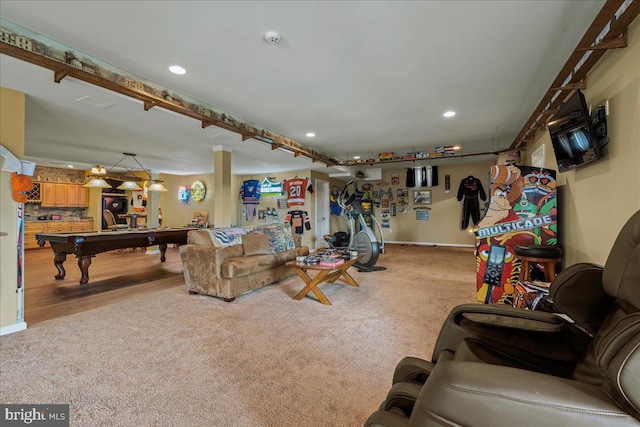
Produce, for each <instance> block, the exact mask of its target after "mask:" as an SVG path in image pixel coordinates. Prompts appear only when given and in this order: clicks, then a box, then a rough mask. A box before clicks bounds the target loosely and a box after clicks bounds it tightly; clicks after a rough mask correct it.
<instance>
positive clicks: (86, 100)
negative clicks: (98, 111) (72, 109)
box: [76, 95, 116, 108]
mask: <svg viewBox="0 0 640 427" xmlns="http://www.w3.org/2000/svg"><path fill="white" fill-rule="evenodd" d="M76 101H78V102H82V103H83V104H87V105H91V106H92V107H96V108H109V107H113V106H114V105H116V104H115V103H113V102H111V101H105V100H104V99H100V98H96V97H95V96H90V95H87V96H83V97H82V98H78V99H76Z"/></svg>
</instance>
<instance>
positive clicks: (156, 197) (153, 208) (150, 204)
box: [147, 171, 160, 228]
mask: <svg viewBox="0 0 640 427" xmlns="http://www.w3.org/2000/svg"><path fill="white" fill-rule="evenodd" d="M151 179H153V180H156V179H159V176H158V173H157V172H154V171H151ZM159 207H160V193H158V192H156V191H148V192H147V227H149V228H158V222H159V221H158V208H159Z"/></svg>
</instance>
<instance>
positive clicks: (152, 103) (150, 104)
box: [142, 100, 158, 111]
mask: <svg viewBox="0 0 640 427" xmlns="http://www.w3.org/2000/svg"><path fill="white" fill-rule="evenodd" d="M142 102H143V103H144V111H149V110H150V109H152V108H153V107H155V106H156V105H158V102H157V101H154V100H150V101H142Z"/></svg>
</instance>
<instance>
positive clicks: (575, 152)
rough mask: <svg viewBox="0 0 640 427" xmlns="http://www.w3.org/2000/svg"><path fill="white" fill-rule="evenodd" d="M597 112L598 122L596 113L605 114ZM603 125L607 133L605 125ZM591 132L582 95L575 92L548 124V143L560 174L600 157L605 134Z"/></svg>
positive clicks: (592, 127)
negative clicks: (550, 144)
mask: <svg viewBox="0 0 640 427" xmlns="http://www.w3.org/2000/svg"><path fill="white" fill-rule="evenodd" d="M597 113H598V114H596V119H599V117H600V116H601V114H599V113H602V115H604V109H602V110H601V109H598V111H597ZM599 126H600V125H599ZM604 126H605V132H606V123H605V124H604ZM594 129H595V128H594V125H593V121H592V118H591V116H590V115H589V108H588V107H587V103H586V101H585V99H584V95H583V94H582V92H580V91H579V90H576V91H575V92H574V93H572V94H571V96H570V97H569V98H568V99H567V101H566V102H565V103H564V104H563V105H562V107H560V110H559V111H558V112H557V113H556V114H554V116H553V117H552V118H551V121H550V122H549V133H550V134H551V143H552V144H553V151H554V153H555V156H556V161H557V162H558V170H559V171H560V172H567V171H570V170H572V169H574V168H576V167H578V166H582V165H585V164H587V163H591V162H593V161H595V160H598V159H600V158H601V157H602V153H601V151H600V149H601V147H602V142H603V141H604V140H605V139H606V133H605V135H604V138H603V136H602V135H598V134H596V131H595V130H594ZM598 133H601V132H598Z"/></svg>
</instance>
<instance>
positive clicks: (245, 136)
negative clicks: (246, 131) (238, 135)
mask: <svg viewBox="0 0 640 427" xmlns="http://www.w3.org/2000/svg"><path fill="white" fill-rule="evenodd" d="M253 137H254V135H242V140H243V141H246V140H247V139H251V138H253Z"/></svg>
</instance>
